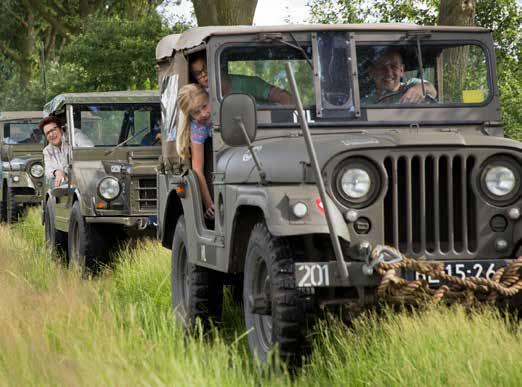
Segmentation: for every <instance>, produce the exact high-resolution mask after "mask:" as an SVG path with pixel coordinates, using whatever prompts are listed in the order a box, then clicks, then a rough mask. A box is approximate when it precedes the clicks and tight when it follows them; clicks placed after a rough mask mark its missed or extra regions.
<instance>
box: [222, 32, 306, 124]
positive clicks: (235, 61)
mask: <svg viewBox="0 0 522 387" xmlns="http://www.w3.org/2000/svg"><path fill="white" fill-rule="evenodd" d="M294 44H295V43H294ZM299 44H300V46H301V49H302V50H303V51H304V53H306V57H305V55H304V54H303V51H301V50H300V49H298V48H294V47H289V46H287V45H284V44H281V43H279V42H275V43H271V44H255V45H249V46H231V47H226V48H225V49H224V50H223V52H222V54H221V56H220V69H221V74H220V81H221V91H222V95H226V94H228V93H244V94H250V95H252V96H253V97H254V98H255V100H256V104H257V106H258V121H259V122H261V123H278V122H294V120H295V117H294V114H293V112H294V109H293V107H292V106H289V104H287V103H284V100H282V99H281V98H278V97H281V96H282V95H285V94H286V95H287V96H288V95H289V94H290V85H289V83H288V80H287V76H286V70H285V65H286V63H288V62H290V64H291V65H292V68H293V70H294V73H295V77H296V80H297V84H298V87H299V93H300V94H301V99H302V101H303V105H304V106H305V108H307V109H310V107H312V106H314V105H315V95H314V87H313V83H314V76H313V69H312V67H311V62H308V61H307V57H308V58H312V47H311V45H310V42H308V43H299Z"/></svg>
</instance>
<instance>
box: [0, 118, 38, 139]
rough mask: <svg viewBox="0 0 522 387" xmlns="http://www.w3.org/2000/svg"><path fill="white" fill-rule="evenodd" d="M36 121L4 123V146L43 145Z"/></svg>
mask: <svg viewBox="0 0 522 387" xmlns="http://www.w3.org/2000/svg"><path fill="white" fill-rule="evenodd" d="M43 141H44V138H43V136H42V131H41V130H40V129H39V128H38V121H22V122H16V121H14V122H6V123H4V144H43Z"/></svg>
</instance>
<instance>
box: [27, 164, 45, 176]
mask: <svg viewBox="0 0 522 387" xmlns="http://www.w3.org/2000/svg"><path fill="white" fill-rule="evenodd" d="M29 173H30V174H31V176H32V177H36V178H40V177H42V176H43V174H44V168H43V166H42V164H38V163H36V164H33V165H32V166H31V169H29Z"/></svg>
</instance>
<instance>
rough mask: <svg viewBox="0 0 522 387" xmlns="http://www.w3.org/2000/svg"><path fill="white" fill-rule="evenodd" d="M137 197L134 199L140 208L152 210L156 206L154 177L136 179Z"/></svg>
mask: <svg viewBox="0 0 522 387" xmlns="http://www.w3.org/2000/svg"><path fill="white" fill-rule="evenodd" d="M136 190H137V191H138V197H137V199H136V201H137V202H138V206H139V209H140V211H141V210H154V209H155V208H156V206H157V202H158V200H157V187H156V179H155V178H141V179H138V185H137V187H136Z"/></svg>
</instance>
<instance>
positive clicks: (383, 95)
mask: <svg viewBox="0 0 522 387" xmlns="http://www.w3.org/2000/svg"><path fill="white" fill-rule="evenodd" d="M369 74H370V76H371V78H372V79H373V81H374V83H375V90H372V92H371V93H370V95H369V96H368V97H367V101H366V102H367V103H370V104H381V103H382V104H408V103H421V102H424V101H426V96H427V97H428V98H429V99H430V100H434V99H435V98H436V97H437V90H436V89H435V87H434V86H433V85H432V84H431V83H430V82H427V81H424V92H425V93H426V95H424V94H423V85H422V82H421V80H420V79H418V78H413V79H410V80H409V81H408V82H407V83H404V82H403V81H402V78H403V76H404V63H403V60H402V55H401V53H400V52H399V51H398V50H396V49H389V50H387V51H386V52H384V53H383V54H382V55H381V56H380V57H378V58H377V60H376V61H375V62H374V63H373V64H372V66H371V68H370V70H369Z"/></svg>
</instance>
